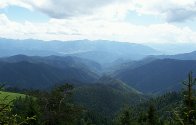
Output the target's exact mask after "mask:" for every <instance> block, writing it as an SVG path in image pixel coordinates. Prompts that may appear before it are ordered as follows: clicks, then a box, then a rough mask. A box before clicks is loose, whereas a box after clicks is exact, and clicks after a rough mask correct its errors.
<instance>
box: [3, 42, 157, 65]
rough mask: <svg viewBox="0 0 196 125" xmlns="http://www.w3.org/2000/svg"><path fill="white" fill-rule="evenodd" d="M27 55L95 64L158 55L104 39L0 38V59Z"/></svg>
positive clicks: (137, 45) (152, 51)
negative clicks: (86, 61)
mask: <svg viewBox="0 0 196 125" xmlns="http://www.w3.org/2000/svg"><path fill="white" fill-rule="evenodd" d="M18 54H23V55H28V56H50V55H57V56H65V55H66V56H68V55H70V56H77V57H81V58H86V59H90V60H94V61H96V62H99V63H101V64H102V63H103V64H104V63H111V62H112V61H115V60H117V59H119V58H124V59H132V60H138V59H142V58H144V57H146V56H148V55H157V54H160V53H159V52H158V51H157V50H155V49H153V48H150V47H148V46H145V45H141V44H135V43H126V42H115V41H106V40H96V41H89V40H76V41H66V42H63V41H47V42H46V41H41V40H32V39H27V40H12V39H0V57H6V56H13V55H18Z"/></svg>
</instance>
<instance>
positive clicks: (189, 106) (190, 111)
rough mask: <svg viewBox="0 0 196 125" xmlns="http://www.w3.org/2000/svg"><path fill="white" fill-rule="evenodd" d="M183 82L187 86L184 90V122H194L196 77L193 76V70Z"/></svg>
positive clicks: (195, 114) (195, 115)
mask: <svg viewBox="0 0 196 125" xmlns="http://www.w3.org/2000/svg"><path fill="white" fill-rule="evenodd" d="M183 84H184V85H185V87H186V91H185V92H184V123H185V124H194V121H195V117H196V113H195V97H194V95H193V86H194V85H195V84H196V78H193V76H192V72H190V73H189V75H188V80H187V81H184V82H183Z"/></svg>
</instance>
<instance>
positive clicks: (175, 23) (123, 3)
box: [0, 0, 196, 43]
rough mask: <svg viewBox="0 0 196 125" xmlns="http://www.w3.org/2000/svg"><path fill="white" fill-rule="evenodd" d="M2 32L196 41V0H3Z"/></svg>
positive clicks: (45, 37)
mask: <svg viewBox="0 0 196 125" xmlns="http://www.w3.org/2000/svg"><path fill="white" fill-rule="evenodd" d="M0 37H3V38H13V39H28V38H33V39H42V40H63V41H66V40H75V39H90V40H97V39H104V40H115V41H125V42H135V43H194V42H195V43H196V0H0Z"/></svg>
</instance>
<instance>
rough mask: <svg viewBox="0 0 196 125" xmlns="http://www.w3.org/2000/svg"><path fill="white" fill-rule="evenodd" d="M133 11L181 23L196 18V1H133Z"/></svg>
mask: <svg viewBox="0 0 196 125" xmlns="http://www.w3.org/2000/svg"><path fill="white" fill-rule="evenodd" d="M132 10H134V11H136V12H137V13H139V14H150V15H155V16H160V17H161V18H163V19H165V20H166V21H168V22H181V21H185V20H188V19H193V18H195V17H196V0H133V1H132Z"/></svg>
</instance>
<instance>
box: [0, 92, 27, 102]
mask: <svg viewBox="0 0 196 125" xmlns="http://www.w3.org/2000/svg"><path fill="white" fill-rule="evenodd" d="M18 97H25V95H24V94H19V93H13V92H3V91H0V103H4V104H5V103H9V102H11V101H13V100H14V99H16V98H18Z"/></svg>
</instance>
